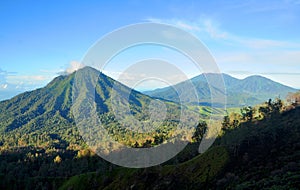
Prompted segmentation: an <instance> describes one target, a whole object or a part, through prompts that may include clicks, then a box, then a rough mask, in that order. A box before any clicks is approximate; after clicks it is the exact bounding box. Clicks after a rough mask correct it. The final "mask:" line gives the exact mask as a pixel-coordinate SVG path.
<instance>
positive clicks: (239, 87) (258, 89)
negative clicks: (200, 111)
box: [144, 73, 297, 107]
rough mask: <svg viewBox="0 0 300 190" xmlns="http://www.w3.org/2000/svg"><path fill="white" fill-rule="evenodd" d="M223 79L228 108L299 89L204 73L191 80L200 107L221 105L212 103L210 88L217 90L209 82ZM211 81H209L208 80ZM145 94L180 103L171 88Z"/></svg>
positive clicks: (265, 80)
mask: <svg viewBox="0 0 300 190" xmlns="http://www.w3.org/2000/svg"><path fill="white" fill-rule="evenodd" d="M220 77H221V78H222V80H223V82H224V85H225V89H226V94H225V93H224V94H223V95H226V96H227V106H229V107H242V106H247V105H251V106H254V105H256V104H260V103H263V102H264V101H266V100H267V99H269V98H271V99H275V98H277V97H285V96H286V95H287V94H288V93H289V92H296V91H297V89H295V88H292V87H289V86H286V85H283V84H281V83H278V82H275V81H273V80H271V79H269V78H266V77H263V76H260V75H252V76H248V77H246V78H244V79H237V78H234V77H232V76H230V75H228V74H225V73H221V74H218V73H204V74H201V75H198V76H195V77H193V78H191V79H190V81H191V82H192V83H193V84H194V86H195V88H196V89H197V93H198V95H199V97H200V98H199V100H198V101H199V102H200V105H207V104H211V103H221V102H210V101H211V95H210V92H211V90H210V88H216V87H214V86H213V85H210V84H208V82H207V81H214V80H219V79H220ZM207 79H209V80H207ZM184 82H185V81H183V82H180V83H178V84H176V85H174V86H176V89H180V88H182V87H181V86H183V84H184ZM220 90H221V89H218V88H216V89H213V91H215V92H218V93H223V92H222V90H221V91H220ZM144 93H145V94H147V95H149V96H153V97H156V98H162V99H166V100H170V101H174V102H179V99H178V97H176V93H175V92H174V91H173V92H172V89H171V87H164V88H159V89H154V90H152V91H145V92H144Z"/></svg>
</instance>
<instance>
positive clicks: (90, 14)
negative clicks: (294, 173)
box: [0, 0, 300, 98]
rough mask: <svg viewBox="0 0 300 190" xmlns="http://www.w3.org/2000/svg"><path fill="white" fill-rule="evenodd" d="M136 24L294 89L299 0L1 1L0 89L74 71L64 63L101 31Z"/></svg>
mask: <svg viewBox="0 0 300 190" xmlns="http://www.w3.org/2000/svg"><path fill="white" fill-rule="evenodd" d="M140 22H160V23H166V24H172V25H175V26H177V27H179V28H181V29H184V30H186V31H188V32H191V33H192V34H194V35H195V36H197V37H198V38H199V39H200V40H201V41H202V42H203V43H204V44H205V45H206V46H207V47H208V49H209V50H210V52H211V53H212V55H213V56H214V57H215V59H216V62H217V64H218V66H219V68H220V70H221V72H224V73H229V74H231V75H233V76H236V77H239V78H243V77H246V76H249V75H253V74H260V75H264V76H266V77H268V78H271V79H273V80H275V81H279V82H281V83H284V84H286V85H289V86H292V87H295V88H300V84H299V81H300V64H299V63H300V37H299V34H300V0H282V1H263V2H261V1H230V0H229V1H211V2H210V1H165V0H161V1H158V0H152V1H138V0H132V1H89V2H84V1H68V0H65V1H46V0H45V1H29V0H28V1H1V2H0V28H1V29H0V52H1V53H0V55H1V60H0V90H1V91H0V93H3V92H4V91H5V90H13V89H19V90H20V91H22V90H23V91H24V90H29V89H34V88H37V87H41V86H43V85H45V84H47V83H48V82H49V81H50V80H52V79H53V78H54V77H55V76H57V73H60V72H63V71H64V70H66V69H69V70H72V68H70V63H72V64H71V65H73V66H74V65H75V66H76V65H77V63H78V62H80V60H81V59H82V58H83V56H84V55H85V53H86V52H87V50H88V49H89V48H90V47H91V45H92V44H94V43H95V42H96V41H97V40H98V39H99V38H101V37H102V36H103V35H105V34H107V33H109V32H111V31H113V30H115V29H117V28H120V27H124V26H126V25H129V24H135V23H140ZM113 69H116V68H113V67H112V68H111V73H112V70H113ZM108 74H109V72H108ZM196 74H197V73H190V76H194V75H196ZM199 74H200V73H199ZM0 98H1V96H0Z"/></svg>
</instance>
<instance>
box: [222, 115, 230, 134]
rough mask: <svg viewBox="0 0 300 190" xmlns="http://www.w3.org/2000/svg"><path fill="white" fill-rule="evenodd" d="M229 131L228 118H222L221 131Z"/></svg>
mask: <svg viewBox="0 0 300 190" xmlns="http://www.w3.org/2000/svg"><path fill="white" fill-rule="evenodd" d="M228 129H230V118H229V116H228V115H226V116H224V119H223V122H222V130H224V131H226V130H228Z"/></svg>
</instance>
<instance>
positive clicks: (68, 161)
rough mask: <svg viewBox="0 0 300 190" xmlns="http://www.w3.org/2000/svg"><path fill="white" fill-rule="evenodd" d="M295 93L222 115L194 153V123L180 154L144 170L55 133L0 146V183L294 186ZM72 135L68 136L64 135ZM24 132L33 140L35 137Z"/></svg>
mask: <svg viewBox="0 0 300 190" xmlns="http://www.w3.org/2000/svg"><path fill="white" fill-rule="evenodd" d="M297 98H298V96H294V97H293V98H291V99H289V100H288V101H289V104H284V103H283V102H282V101H281V100H280V99H277V100H275V101H272V100H269V101H268V102H266V103H265V104H263V105H260V106H257V107H245V108H242V109H241V111H240V113H230V114H229V115H228V116H225V117H224V120H223V123H222V134H220V136H219V137H218V139H217V140H216V141H215V143H214V145H213V146H212V147H211V148H210V149H209V150H208V151H207V152H205V153H204V154H200V155H198V152H197V151H198V150H197V148H198V146H199V141H201V138H202V136H201V135H202V134H203V130H205V124H204V123H201V124H199V128H198V130H196V133H195V134H196V135H195V136H194V138H193V139H194V141H193V142H191V143H190V144H189V145H188V146H187V147H186V148H185V149H184V150H183V151H182V152H181V153H179V154H178V155H177V156H176V157H175V158H173V159H172V160H170V161H168V162H167V163H164V164H162V165H159V166H155V167H151V168H146V169H129V168H122V167H119V166H115V165H112V164H110V163H108V162H106V161H104V160H103V159H101V158H99V157H98V156H97V155H95V154H94V153H93V152H91V151H90V150H89V149H88V148H87V147H86V146H84V143H82V145H81V146H79V145H78V147H77V148H75V147H73V148H71V147H70V145H65V144H63V143H61V142H63V141H61V140H60V139H59V137H58V136H55V135H50V137H52V138H51V139H52V140H51V139H49V140H50V142H52V143H53V144H52V145H50V144H51V143H49V144H47V145H42V144H39V146H37V144H36V146H34V145H31V146H23V147H14V148H10V147H7V146H1V155H0V157H1V159H0V160H1V164H0V178H1V189H58V188H61V189H104V188H106V189H141V188H143V189H199V188H204V189H211V188H212V189H224V188H227V189H297V188H298V187H299V185H300V172H299V171H300V163H299V160H300V144H299V136H300V127H299V126H300V119H299V114H300V107H299V106H298V100H297ZM201 127H202V128H201ZM201 131H202V132H201ZM72 133H74V134H76V132H74V131H71V132H70V131H69V133H68V134H72ZM17 135H18V134H16V136H12V137H11V138H12V139H14V138H18V137H17ZM71 136H72V135H69V138H74V139H75V138H79V137H76V135H74V137H71ZM31 138H32V141H33V142H34V141H35V142H38V140H40V139H39V138H42V137H40V136H39V137H36V139H34V137H31ZM31 138H30V139H31ZM44 138H48V137H46V135H45V137H44ZM79 139H80V138H79ZM12 141H13V140H12ZM55 141H56V144H55ZM72 176H73V177H72Z"/></svg>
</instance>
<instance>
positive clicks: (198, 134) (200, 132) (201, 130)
mask: <svg viewBox="0 0 300 190" xmlns="http://www.w3.org/2000/svg"><path fill="white" fill-rule="evenodd" d="M206 130H207V124H206V122H205V121H200V122H199V124H198V125H197V127H196V129H195V133H194V135H193V136H192V139H193V140H194V141H196V142H201V140H202V138H203V137H204V134H205V132H206Z"/></svg>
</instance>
